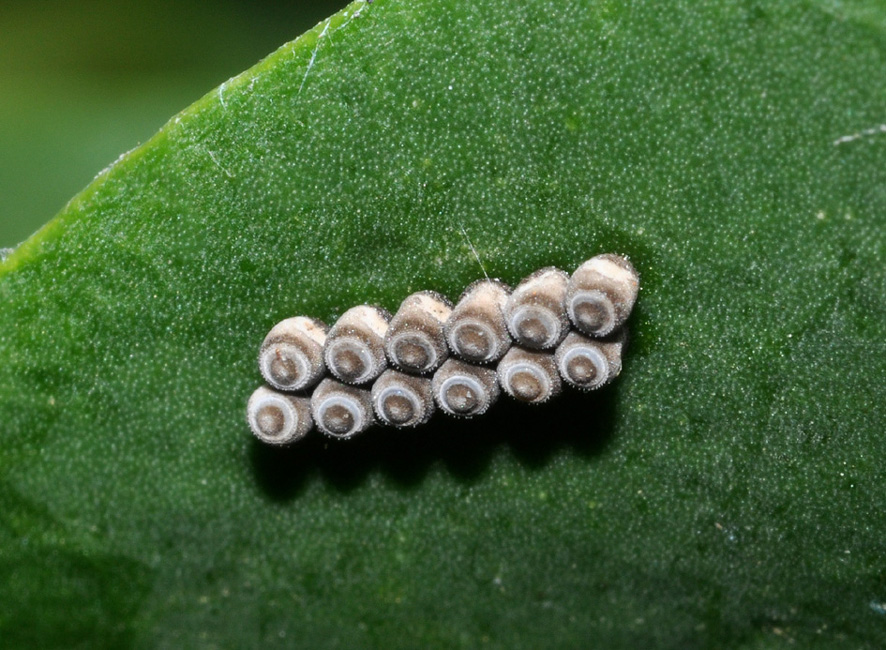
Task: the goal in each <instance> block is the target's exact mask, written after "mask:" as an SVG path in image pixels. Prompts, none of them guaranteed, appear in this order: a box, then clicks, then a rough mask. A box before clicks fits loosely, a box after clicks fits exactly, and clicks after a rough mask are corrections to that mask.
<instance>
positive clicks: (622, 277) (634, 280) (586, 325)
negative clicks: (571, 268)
mask: <svg viewBox="0 0 886 650" xmlns="http://www.w3.org/2000/svg"><path fill="white" fill-rule="evenodd" d="M639 286H640V278H639V276H638V275H637V271H636V269H634V267H633V265H631V263H630V262H629V261H628V260H627V259H626V258H624V257H622V256H620V255H611V254H606V255H597V256H596V257H592V258H591V259H589V260H588V261H587V262H585V263H584V264H582V265H581V266H579V267H578V268H577V269H576V270H575V273H573V274H572V277H571V278H570V279H569V286H568V288H567V290H566V311H567V313H568V314H569V319H570V320H571V321H572V322H573V323H574V324H575V326H576V327H577V328H578V329H579V330H581V331H582V332H584V333H585V334H589V335H590V336H606V335H607V334H609V333H610V332H612V331H614V330H615V329H616V328H618V327H620V326H621V325H622V323H624V322H625V321H626V320H627V318H628V316H629V315H630V313H631V309H632V308H633V307H634V302H635V301H636V300H637V291H638V289H639Z"/></svg>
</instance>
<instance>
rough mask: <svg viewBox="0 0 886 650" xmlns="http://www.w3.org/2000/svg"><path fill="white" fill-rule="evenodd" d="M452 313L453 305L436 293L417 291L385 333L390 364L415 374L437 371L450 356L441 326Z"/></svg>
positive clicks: (399, 311) (396, 315) (402, 306)
mask: <svg viewBox="0 0 886 650" xmlns="http://www.w3.org/2000/svg"><path fill="white" fill-rule="evenodd" d="M451 313H452V303H451V302H449V300H447V299H446V298H444V297H443V296H441V295H440V294H438V293H436V292H433V291H419V292H417V293H414V294H412V295H411V296H409V297H408V298H406V300H404V301H403V303H402V304H401V305H400V309H398V310H397V313H396V314H394V317H393V318H392V319H391V324H390V326H389V327H388V331H387V334H385V351H386V352H387V354H388V359H389V360H390V361H391V363H392V364H393V365H395V366H397V367H398V368H400V369H401V370H403V371H404V372H411V373H415V374H425V373H430V372H433V371H434V370H436V369H437V368H439V367H440V366H441V365H442V364H443V362H444V361H446V357H448V356H449V348H448V347H447V346H446V337H445V336H444V334H443V325H444V324H445V323H446V319H448V318H449V316H450V314H451Z"/></svg>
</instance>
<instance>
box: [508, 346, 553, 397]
mask: <svg viewBox="0 0 886 650" xmlns="http://www.w3.org/2000/svg"><path fill="white" fill-rule="evenodd" d="M498 382H499V384H501V387H502V390H504V392H506V393H507V394H508V395H510V396H511V397H514V398H516V399H518V400H520V401H521V402H528V403H530V404H541V403H542V402H546V401H548V400H549V399H550V398H551V397H553V396H554V395H557V394H558V393H559V392H560V388H561V386H562V384H561V382H560V375H559V373H558V372H557V364H556V363H555V362H554V355H553V354H552V353H550V352H535V351H531V350H526V349H523V348H518V347H513V348H511V349H510V350H508V353H507V354H506V355H505V356H504V357H503V358H502V360H501V361H499V363H498Z"/></svg>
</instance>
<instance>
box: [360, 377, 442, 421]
mask: <svg viewBox="0 0 886 650" xmlns="http://www.w3.org/2000/svg"><path fill="white" fill-rule="evenodd" d="M372 406H373V408H374V409H375V414H376V415H377V416H378V418H379V420H381V421H382V422H384V423H385V424H389V425H391V426H394V427H417V426H418V425H420V424H424V423H425V422H427V421H428V420H429V419H430V418H431V416H432V415H433V414H434V398H433V396H432V394H431V380H430V379H427V378H425V377H416V376H414V375H407V374H406V373H403V372H398V371H396V370H385V371H384V372H383V373H382V375H381V377H379V378H378V379H377V380H376V381H375V383H374V384H373V385H372Z"/></svg>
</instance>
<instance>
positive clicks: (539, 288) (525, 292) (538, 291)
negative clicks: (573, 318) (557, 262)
mask: <svg viewBox="0 0 886 650" xmlns="http://www.w3.org/2000/svg"><path fill="white" fill-rule="evenodd" d="M568 282H569V274H568V273H566V272H565V271H561V270H560V269H557V268H554V267H552V266H551V267H548V268H544V269H541V270H539V271H536V272H535V273H533V274H532V275H530V276H529V277H527V278H524V279H523V281H521V282H520V284H518V285H517V288H516V289H514V292H513V293H512V294H511V297H510V298H509V299H508V302H507V305H506V306H505V318H506V319H507V323H508V329H509V330H510V332H511V334H512V335H513V337H514V339H515V340H516V341H517V343H518V344H520V345H523V346H525V347H528V348H537V349H548V348H553V347H554V346H556V345H557V344H558V343H559V342H560V341H562V340H563V337H564V336H566V332H568V331H569V318H568V317H567V316H566V302H565V301H566V285H567V283H568Z"/></svg>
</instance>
